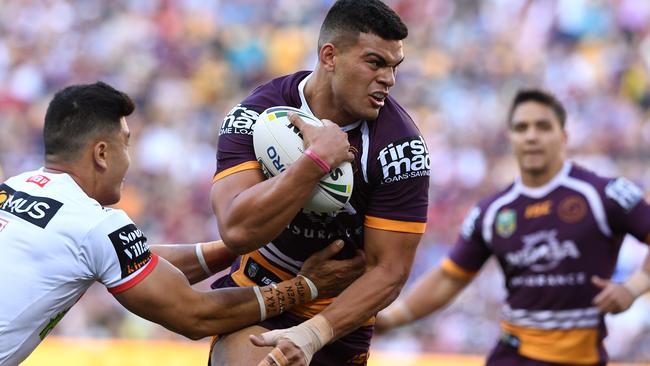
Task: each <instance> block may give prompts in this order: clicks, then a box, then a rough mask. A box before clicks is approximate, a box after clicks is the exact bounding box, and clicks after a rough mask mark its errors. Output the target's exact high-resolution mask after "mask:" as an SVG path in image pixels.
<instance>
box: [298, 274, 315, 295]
mask: <svg viewBox="0 0 650 366" xmlns="http://www.w3.org/2000/svg"><path fill="white" fill-rule="evenodd" d="M298 277H302V278H303V279H304V280H305V282H307V286H309V292H310V293H311V299H312V300H316V298H317V297H318V288H317V287H316V285H315V284H314V282H313V281H312V280H310V279H309V278H307V277H305V275H301V274H299V275H298Z"/></svg>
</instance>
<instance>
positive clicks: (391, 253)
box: [364, 226, 422, 279]
mask: <svg viewBox="0 0 650 366" xmlns="http://www.w3.org/2000/svg"><path fill="white" fill-rule="evenodd" d="M364 237H365V239H364V250H365V253H366V263H367V265H368V267H369V268H373V267H377V266H378V267H381V268H382V269H384V270H386V271H387V273H390V274H393V275H395V276H398V277H399V278H403V279H406V277H408V274H409V272H410V270H411V265H412V264H413V259H414V257H415V252H416V250H417V246H418V243H419V242H420V239H421V238H422V234H418V233H407V232H397V231H388V230H381V229H375V228H370V227H367V226H366V227H365V231H364Z"/></svg>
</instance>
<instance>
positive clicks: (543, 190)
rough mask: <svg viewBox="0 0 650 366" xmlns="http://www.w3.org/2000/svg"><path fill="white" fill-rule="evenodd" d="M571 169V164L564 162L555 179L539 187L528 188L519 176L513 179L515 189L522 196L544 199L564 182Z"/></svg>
mask: <svg viewBox="0 0 650 366" xmlns="http://www.w3.org/2000/svg"><path fill="white" fill-rule="evenodd" d="M572 167H573V164H572V163H571V162H569V161H565V162H564V165H563V166H562V169H560V171H559V172H558V173H557V174H556V175H555V177H553V179H551V180H550V181H549V182H548V183H546V184H545V185H543V186H541V187H528V186H526V185H524V183H523V182H522V181H521V176H519V177H517V178H516V179H515V188H516V189H518V190H519V192H521V194H522V195H524V196H528V197H532V198H541V197H544V196H546V195H547V194H549V193H551V192H552V191H553V190H554V189H555V188H557V187H559V186H560V185H561V184H562V181H564V179H565V178H566V177H567V176H568V175H569V172H570V171H571V168H572Z"/></svg>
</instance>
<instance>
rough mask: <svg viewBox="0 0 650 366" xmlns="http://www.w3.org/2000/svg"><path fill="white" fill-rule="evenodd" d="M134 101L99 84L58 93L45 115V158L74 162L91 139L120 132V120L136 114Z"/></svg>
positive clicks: (78, 86)
mask: <svg viewBox="0 0 650 366" xmlns="http://www.w3.org/2000/svg"><path fill="white" fill-rule="evenodd" d="M134 109H135V105H134V104H133V100H131V98H130V97H129V96H128V95H127V94H125V93H123V92H121V91H119V90H116V89H115V88H113V87H112V86H110V85H108V84H106V83H103V82H101V81H98V82H96V83H94V84H82V85H71V86H68V87H66V88H64V89H62V90H60V91H58V92H57V93H56V94H55V95H54V98H53V99H52V101H51V102H50V104H49V106H48V107H47V112H46V113H45V125H44V126H43V141H44V145H45V156H46V158H47V157H48V156H58V157H60V158H63V159H65V160H74V159H75V158H76V157H77V156H78V153H79V152H80V151H81V150H82V149H83V147H84V146H86V144H87V143H88V142H90V141H91V139H94V138H96V137H97V136H100V135H102V134H111V133H115V132H116V131H119V129H120V126H121V125H120V119H121V118H122V117H125V116H128V115H130V114H131V113H133V110H134Z"/></svg>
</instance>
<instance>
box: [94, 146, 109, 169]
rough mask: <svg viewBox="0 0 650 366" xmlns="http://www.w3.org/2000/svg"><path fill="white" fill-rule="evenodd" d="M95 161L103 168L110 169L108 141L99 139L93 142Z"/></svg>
mask: <svg viewBox="0 0 650 366" xmlns="http://www.w3.org/2000/svg"><path fill="white" fill-rule="evenodd" d="M93 162H94V163H95V165H96V166H98V167H99V168H101V169H102V170H106V169H108V143H107V142H106V141H104V140H98V141H96V142H95V143H94V144H93Z"/></svg>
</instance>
